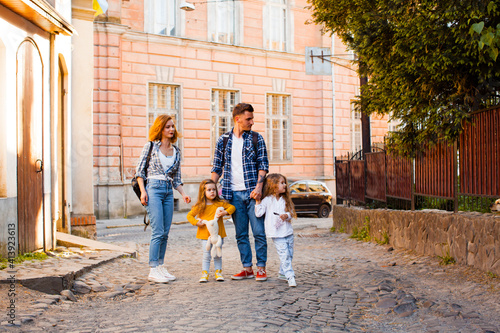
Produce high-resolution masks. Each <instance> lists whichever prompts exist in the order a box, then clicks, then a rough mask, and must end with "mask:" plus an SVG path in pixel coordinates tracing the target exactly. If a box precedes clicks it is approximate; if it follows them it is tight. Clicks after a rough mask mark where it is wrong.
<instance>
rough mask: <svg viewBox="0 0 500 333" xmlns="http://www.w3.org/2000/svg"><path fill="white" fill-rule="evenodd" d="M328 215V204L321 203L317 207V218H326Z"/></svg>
mask: <svg viewBox="0 0 500 333" xmlns="http://www.w3.org/2000/svg"><path fill="white" fill-rule="evenodd" d="M329 215H330V206H328V205H321V206H320V207H319V209H318V217H319V218H326V217H328V216H329Z"/></svg>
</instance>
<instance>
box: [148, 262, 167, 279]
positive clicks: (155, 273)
mask: <svg viewBox="0 0 500 333" xmlns="http://www.w3.org/2000/svg"><path fill="white" fill-rule="evenodd" d="M148 280H149V281H152V282H157V283H168V279H167V278H166V277H165V276H163V274H162V273H161V272H160V270H159V266H157V267H151V270H150V271H149V276H148Z"/></svg>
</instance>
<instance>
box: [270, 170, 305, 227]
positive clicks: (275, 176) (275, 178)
mask: <svg viewBox="0 0 500 333" xmlns="http://www.w3.org/2000/svg"><path fill="white" fill-rule="evenodd" d="M281 178H283V179H284V180H285V184H286V187H285V193H280V196H281V197H282V198H283V199H284V200H285V207H286V211H287V212H288V213H290V214H291V215H292V217H295V218H296V217H297V214H296V213H295V206H294V205H293V202H292V198H291V197H290V189H289V188H288V180H287V179H286V177H285V176H283V175H282V174H280V173H270V174H268V175H267V177H266V180H265V182H264V195H263V196H262V197H263V198H265V197H267V196H270V195H276V194H277V193H278V185H279V182H280V179H281Z"/></svg>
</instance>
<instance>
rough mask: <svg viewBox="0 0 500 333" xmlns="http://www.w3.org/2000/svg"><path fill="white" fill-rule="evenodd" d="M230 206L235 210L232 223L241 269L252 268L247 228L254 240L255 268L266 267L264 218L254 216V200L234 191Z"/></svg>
mask: <svg viewBox="0 0 500 333" xmlns="http://www.w3.org/2000/svg"><path fill="white" fill-rule="evenodd" d="M230 204H231V205H233V206H234V207H235V208H236V211H235V212H234V213H233V222H234V227H235V229H236V242H237V244H238V250H239V251H240V259H241V263H242V264H243V267H252V248H251V246H250V238H249V233H248V232H249V228H248V225H249V224H250V226H251V227H252V233H253V237H254V240H255V256H256V257H257V266H258V267H266V262H267V239H266V231H265V229H264V217H256V216H255V200H254V199H250V197H249V195H248V194H247V192H246V191H235V192H233V197H232V198H231V200H230Z"/></svg>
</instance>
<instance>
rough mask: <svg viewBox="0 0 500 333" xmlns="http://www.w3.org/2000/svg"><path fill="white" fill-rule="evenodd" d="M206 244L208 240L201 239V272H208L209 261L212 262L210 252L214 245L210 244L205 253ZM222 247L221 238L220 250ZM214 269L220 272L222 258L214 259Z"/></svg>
mask: <svg viewBox="0 0 500 333" xmlns="http://www.w3.org/2000/svg"><path fill="white" fill-rule="evenodd" d="M207 242H208V240H206V239H202V241H201V246H202V249H203V261H202V262H201V270H202V271H207V272H210V261H211V260H212V254H211V253H210V250H211V249H212V247H213V246H214V245H213V244H211V245H210V250H208V251H207ZM222 245H224V238H222V244H221V248H222ZM214 268H215V270H218V269H220V270H222V257H214Z"/></svg>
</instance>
